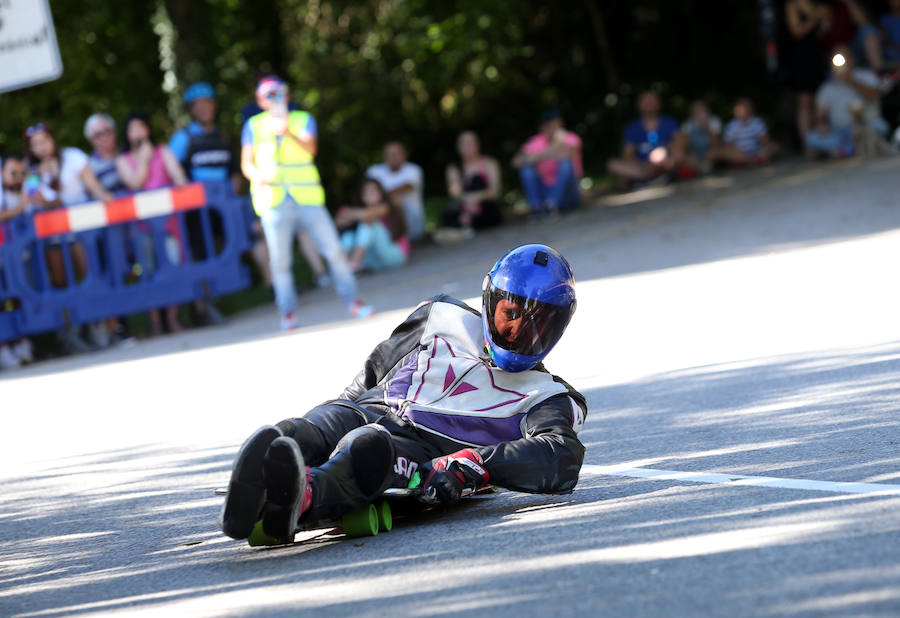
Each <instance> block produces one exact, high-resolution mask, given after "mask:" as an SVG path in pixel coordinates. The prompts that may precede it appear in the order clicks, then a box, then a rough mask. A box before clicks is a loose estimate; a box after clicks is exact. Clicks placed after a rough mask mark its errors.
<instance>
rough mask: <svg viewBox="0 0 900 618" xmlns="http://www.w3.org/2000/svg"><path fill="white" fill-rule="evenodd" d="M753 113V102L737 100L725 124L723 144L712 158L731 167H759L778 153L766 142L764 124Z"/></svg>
mask: <svg viewBox="0 0 900 618" xmlns="http://www.w3.org/2000/svg"><path fill="white" fill-rule="evenodd" d="M753 112H754V109H753V101H751V100H750V99H748V98H746V97H742V98H740V99H738V100H737V102H736V103H735V104H734V118H732V119H731V120H730V121H729V122H728V124H727V125H725V135H724V137H723V141H724V144H723V145H722V147H721V148H719V150H718V152H717V153H715V155H714V156H715V158H716V160H718V161H722V162H725V163H729V164H731V165H749V164H751V163H753V164H756V165H761V164H763V163H768V162H769V160H770V159H771V158H772V156H773V155H774V154H775V153H776V152H777V151H778V145H777V144H775V143H774V142H773V141H772V140H771V139H769V130H768V129H767V128H766V123H765V121H763V119H762V118H760V117H759V116H755V115H754V114H753Z"/></svg>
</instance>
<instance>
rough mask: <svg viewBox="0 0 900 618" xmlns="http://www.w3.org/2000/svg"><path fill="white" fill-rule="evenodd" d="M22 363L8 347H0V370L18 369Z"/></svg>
mask: <svg viewBox="0 0 900 618" xmlns="http://www.w3.org/2000/svg"><path fill="white" fill-rule="evenodd" d="M21 365H22V363H21V362H20V361H19V359H18V358H17V357H16V355H15V354H13V351H12V349H11V348H10V347H9V346H8V345H2V346H0V369H18V368H19V367H20V366H21Z"/></svg>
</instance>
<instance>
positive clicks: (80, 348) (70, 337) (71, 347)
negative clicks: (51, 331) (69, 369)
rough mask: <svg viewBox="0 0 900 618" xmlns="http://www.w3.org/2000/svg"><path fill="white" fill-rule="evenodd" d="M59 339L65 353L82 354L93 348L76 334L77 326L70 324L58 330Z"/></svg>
mask: <svg viewBox="0 0 900 618" xmlns="http://www.w3.org/2000/svg"><path fill="white" fill-rule="evenodd" d="M59 340H60V342H61V343H62V346H63V349H64V350H65V351H66V353H67V354H83V353H85V352H91V351H93V350H94V348H92V347H91V346H90V345H88V343H87V342H86V341H85V340H84V339H82V338H81V337H80V336H79V335H78V327H77V326H74V325H72V324H69V325H68V326H64V327H63V329H62V330H61V331H59Z"/></svg>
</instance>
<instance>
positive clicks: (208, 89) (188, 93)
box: [184, 82, 216, 105]
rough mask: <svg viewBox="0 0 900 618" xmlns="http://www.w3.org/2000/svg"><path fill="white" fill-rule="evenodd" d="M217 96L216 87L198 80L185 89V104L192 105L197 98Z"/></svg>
mask: <svg viewBox="0 0 900 618" xmlns="http://www.w3.org/2000/svg"><path fill="white" fill-rule="evenodd" d="M215 98H216V91H215V89H214V88H213V87H212V86H211V85H209V84H208V83H206V82H196V83H194V84H191V85H190V86H188V88H187V90H185V91H184V104H185V105H190V104H191V103H193V102H194V101H196V100H197V99H213V100H215Z"/></svg>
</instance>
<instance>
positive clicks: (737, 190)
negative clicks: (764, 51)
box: [0, 159, 900, 617]
mask: <svg viewBox="0 0 900 618" xmlns="http://www.w3.org/2000/svg"><path fill="white" fill-rule="evenodd" d="M898 172H900V160H898V159H887V160H881V161H875V162H869V163H856V162H846V163H841V164H831V165H825V166H807V165H803V164H785V165H781V166H779V167H777V168H774V169H770V170H754V171H749V172H745V173H740V174H735V175H733V176H724V177H719V178H712V179H707V180H705V181H699V182H694V183H692V184H691V183H688V184H681V185H678V186H677V187H675V188H671V187H666V188H651V189H647V190H644V191H642V192H638V193H637V194H632V195H630V196H624V197H621V196H619V197H615V198H607V199H605V200H604V201H603V202H602V203H601V204H599V205H595V206H594V207H592V208H588V209H584V210H582V211H581V212H579V213H577V214H574V215H571V216H569V217H566V218H564V219H562V220H561V221H559V222H556V223H552V224H543V225H527V224H524V223H522V224H514V225H510V226H508V227H506V228H504V229H502V230H499V231H496V232H491V233H487V234H483V235H481V236H479V237H478V238H476V239H475V240H474V241H472V242H470V243H467V244H464V245H459V246H457V247H426V248H423V249H422V250H421V251H420V252H419V253H418V254H417V257H416V263H415V264H414V265H412V266H410V267H408V268H406V269H404V270H401V271H397V272H392V273H386V274H382V275H377V276H368V277H364V278H362V279H361V285H362V289H363V292H364V295H365V297H366V299H367V300H369V301H370V302H373V303H374V304H376V305H377V306H378V308H379V314H378V315H377V316H376V317H374V318H373V319H370V320H366V321H361V322H351V321H348V320H345V319H344V314H343V312H342V309H341V307H340V305H339V303H338V301H337V300H336V297H335V296H334V294H333V292H332V291H330V290H318V291H315V292H312V293H307V294H305V295H303V297H302V303H303V306H302V310H301V312H300V318H301V320H302V322H303V325H304V326H303V328H301V329H300V330H298V331H296V332H293V333H290V334H286V335H283V334H281V333H279V332H278V331H277V317H276V315H275V311H274V309H273V308H271V307H266V308H261V309H258V310H255V311H252V312H249V313H247V314H244V315H242V316H240V317H238V318H236V319H234V320H232V321H231V323H230V324H229V325H227V326H225V327H221V328H214V329H207V330H199V331H193V332H188V333H184V334H181V335H177V336H168V337H162V338H159V339H157V340H152V341H144V342H140V343H139V344H137V345H136V346H134V347H131V348H127V349H117V350H111V351H107V352H104V353H96V354H92V355H86V356H81V357H77V358H71V359H61V360H56V361H52V362H45V363H41V364H38V365H36V366H33V367H31V368H28V369H25V370H21V371H18V372H4V373H0V615H2V616H9V615H15V616H64V615H65V616H72V615H76V616H88V615H95V614H104V615H105V614H115V613H120V614H127V615H141V614H151V615H161V614H165V615H168V616H193V615H218V616H221V615H261V614H273V615H277V614H282V615H298V614H304V613H308V614H309V615H316V616H342V615H354V616H383V615H412V616H435V615H449V614H458V613H460V612H466V611H471V612H477V615H486V614H487V615H492V616H516V617H525V616H548V615H550V616H555V615H559V616H568V615H573V614H576V613H579V614H582V615H614V616H670V615H671V616H679V615H693V616H698V615H702V616H735V615H739V616H783V615H791V616H844V615H847V616H859V615H873V616H874V615H880V616H898V615H900V413H898V404H900V398H898V392H900V302H898V301H900V292H898V284H897V279H898V276H897V271H898V267H897V265H898V264H900V200H898V197H897V196H898V192H900V175H898ZM528 241H540V242H546V243H548V244H551V245H553V246H555V247H557V248H558V249H559V250H560V251H562V252H563V253H564V254H565V255H567V256H568V258H569V259H570V261H571V262H572V264H573V265H574V268H575V271H576V278H577V280H578V295H579V306H578V311H577V313H576V315H575V317H574V319H573V321H572V323H571V326H570V328H569V330H568V332H567V334H566V337H565V338H564V340H563V341H562V342H561V343H560V344H559V346H558V347H557V348H556V349H555V350H554V351H553V353H552V354H551V355H550V356H549V357H548V360H547V367H548V368H549V369H550V370H551V371H553V372H555V373H558V374H559V375H561V376H563V377H565V378H567V379H568V380H569V381H570V382H572V384H573V385H575V386H576V387H577V388H579V389H580V390H582V392H584V394H585V395H586V396H587V399H588V402H589V405H590V411H589V415H588V421H587V424H586V425H585V428H584V430H583V431H582V432H581V438H582V440H583V442H584V443H585V444H586V445H587V456H586V462H585V467H584V469H583V471H582V472H583V473H582V477H581V481H580V482H579V484H578V487H577V488H576V490H575V491H574V492H573V493H572V494H569V495H564V496H535V495H525V494H516V493H511V492H501V493H497V494H494V495H490V496H484V497H475V498H471V499H468V500H466V501H464V502H463V503H462V504H460V505H459V506H458V508H454V509H451V510H445V511H440V512H434V513H430V514H429V516H427V517H422V518H418V519H416V520H414V521H411V522H406V523H405V524H403V525H398V527H397V528H395V529H394V530H393V531H392V532H390V533H389V534H381V535H378V536H377V537H372V538H366V539H356V540H344V541H336V540H318V541H314V542H309V543H306V544H296V545H294V546H291V547H286V548H275V549H254V548H250V547H248V546H247V545H245V544H243V543H241V542H237V541H232V540H230V539H227V538H225V537H223V536H222V535H221V534H220V533H219V532H218V531H217V529H216V527H215V517H216V515H217V512H218V508H219V505H220V502H221V498H219V497H217V496H215V495H213V489H214V488H215V487H217V486H221V485H223V484H224V483H225V482H226V480H227V476H228V472H229V469H230V463H231V458H232V457H233V454H234V452H235V449H236V448H237V446H238V445H239V444H240V442H241V441H242V440H243V438H244V437H245V436H246V435H247V434H249V433H250V432H251V431H252V430H253V429H255V428H256V427H257V426H259V425H261V424H264V423H268V422H274V421H277V420H279V419H281V418H284V417H287V416H291V415H298V414H300V413H302V412H303V411H305V410H307V409H309V408H310V407H311V406H313V405H315V404H317V403H319V402H320V401H322V400H324V399H326V398H329V397H333V396H334V395H335V394H336V393H338V392H339V391H340V389H341V388H342V387H343V386H344V385H345V383H347V382H349V380H350V379H351V377H352V376H353V375H354V374H355V372H356V371H357V369H358V367H359V366H360V363H361V362H362V359H363V358H364V357H365V354H366V353H367V352H368V350H369V349H370V348H371V347H372V346H373V345H374V344H375V343H377V342H378V341H379V340H380V339H381V338H383V337H384V336H386V335H387V334H388V333H389V331H390V330H391V329H392V327H393V326H394V325H395V324H396V323H398V322H399V321H400V320H401V319H402V318H403V317H404V316H405V315H406V314H407V313H408V312H409V311H410V310H411V308H412V307H414V306H415V304H417V303H418V301H419V300H421V299H423V298H425V297H428V296H431V295H433V294H435V293H438V292H447V293H450V294H453V295H457V296H459V297H461V298H466V299H472V298H474V297H475V296H477V295H478V294H479V290H480V283H481V279H482V277H483V276H484V273H485V271H486V270H487V269H488V268H489V267H490V265H491V264H492V263H493V260H494V259H496V257H497V256H499V255H500V254H501V253H502V252H503V251H505V250H506V249H508V248H510V247H512V246H514V245H516V244H518V243H521V242H528Z"/></svg>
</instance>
